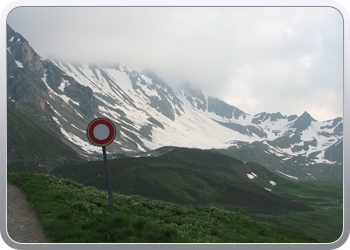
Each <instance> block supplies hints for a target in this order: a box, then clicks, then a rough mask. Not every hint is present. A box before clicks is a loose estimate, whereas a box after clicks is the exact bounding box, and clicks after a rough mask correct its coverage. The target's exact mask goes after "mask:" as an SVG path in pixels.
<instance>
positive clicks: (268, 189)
mask: <svg viewBox="0 0 350 250" xmlns="http://www.w3.org/2000/svg"><path fill="white" fill-rule="evenodd" d="M264 189H265V190H267V191H269V192H272V189H270V188H264Z"/></svg>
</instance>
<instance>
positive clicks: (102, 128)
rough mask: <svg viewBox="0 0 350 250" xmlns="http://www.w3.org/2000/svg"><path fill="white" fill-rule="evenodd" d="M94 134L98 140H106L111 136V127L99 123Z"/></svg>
mask: <svg viewBox="0 0 350 250" xmlns="http://www.w3.org/2000/svg"><path fill="white" fill-rule="evenodd" d="M94 136H95V137H96V139H98V140H105V139H106V138H107V137H108V136H109V128H108V127H107V126H106V125H104V124H99V125H97V126H96V127H95V128H94Z"/></svg>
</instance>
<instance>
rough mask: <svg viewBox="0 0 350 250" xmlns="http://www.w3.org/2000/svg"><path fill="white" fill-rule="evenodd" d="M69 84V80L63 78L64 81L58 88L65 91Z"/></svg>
mask: <svg viewBox="0 0 350 250" xmlns="http://www.w3.org/2000/svg"><path fill="white" fill-rule="evenodd" d="M68 85H70V83H69V81H68V80H64V79H63V78H62V82H61V84H60V86H58V89H59V90H61V91H62V92H64V89H65V87H67V86H68Z"/></svg>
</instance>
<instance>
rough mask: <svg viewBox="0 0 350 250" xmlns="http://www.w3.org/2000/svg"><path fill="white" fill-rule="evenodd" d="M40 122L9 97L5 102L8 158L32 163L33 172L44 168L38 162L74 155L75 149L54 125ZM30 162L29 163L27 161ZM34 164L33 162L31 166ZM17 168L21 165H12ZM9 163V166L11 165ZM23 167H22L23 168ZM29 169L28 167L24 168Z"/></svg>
mask: <svg viewBox="0 0 350 250" xmlns="http://www.w3.org/2000/svg"><path fill="white" fill-rule="evenodd" d="M42 124H43V126H45V128H46V129H43V128H42V127H40V126H39V123H38V120H35V118H33V117H31V116H29V115H27V114H26V113H25V112H23V111H22V110H20V109H18V108H17V107H16V106H15V104H14V103H12V102H11V101H8V102H7V150H8V151H7V161H8V162H9V163H12V162H17V161H24V163H26V164H28V165H31V166H32V167H31V169H32V172H37V171H39V172H42V171H47V170H46V169H44V168H42V167H39V165H45V166H47V165H51V164H52V163H53V162H61V163H62V161H65V160H66V159H76V160H78V159H79V157H78V155H77V153H76V152H75V151H74V150H72V149H71V148H70V147H69V146H67V145H66V144H64V143H63V142H62V141H61V140H60V139H59V135H58V132H57V131H56V130H55V129H54V128H50V127H48V126H46V125H45V124H46V122H42ZM30 162H31V163H30ZM34 165H35V166H34ZM13 166H14V169H11V168H10V171H18V170H20V166H18V165H13ZM10 167H11V166H10ZM23 170H24V169H23ZM25 170H26V171H28V168H25Z"/></svg>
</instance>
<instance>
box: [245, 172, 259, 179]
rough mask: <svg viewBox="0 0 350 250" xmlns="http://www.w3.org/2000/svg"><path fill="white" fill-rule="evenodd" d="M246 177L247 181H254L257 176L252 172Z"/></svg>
mask: <svg viewBox="0 0 350 250" xmlns="http://www.w3.org/2000/svg"><path fill="white" fill-rule="evenodd" d="M247 176H248V178H249V179H254V178H255V177H257V175H256V174H254V173H253V172H252V174H247Z"/></svg>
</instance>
